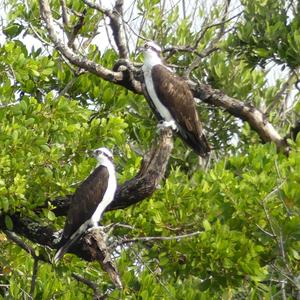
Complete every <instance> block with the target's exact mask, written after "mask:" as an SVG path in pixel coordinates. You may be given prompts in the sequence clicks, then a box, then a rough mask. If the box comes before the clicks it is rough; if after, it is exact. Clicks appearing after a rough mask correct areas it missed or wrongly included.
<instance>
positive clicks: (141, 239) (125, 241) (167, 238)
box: [110, 231, 203, 248]
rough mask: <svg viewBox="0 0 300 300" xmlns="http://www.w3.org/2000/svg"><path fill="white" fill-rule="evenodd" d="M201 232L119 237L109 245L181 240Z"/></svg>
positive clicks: (112, 246)
mask: <svg viewBox="0 0 300 300" xmlns="http://www.w3.org/2000/svg"><path fill="white" fill-rule="evenodd" d="M201 233H203V231H196V232H191V233H187V234H182V235H176V236H146V237H135V238H131V239H121V240H120V241H116V242H114V243H113V244H112V245H111V246H110V247H111V248H115V247H117V246H120V245H124V244H129V243H135V242H150V241H171V240H181V239H184V238H190V237H193V236H195V235H199V234H201Z"/></svg>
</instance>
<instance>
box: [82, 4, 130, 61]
mask: <svg viewBox="0 0 300 300" xmlns="http://www.w3.org/2000/svg"><path fill="white" fill-rule="evenodd" d="M82 1H83V2H84V3H85V4H86V5H88V6H89V7H90V8H93V9H96V10H98V11H100V12H102V13H103V14H104V15H106V16H107V17H108V18H109V19H110V27H111V30H112V33H113V37H114V41H115V43H116V45H117V48H118V52H119V56H120V58H123V59H126V58H128V57H129V55H128V51H127V47H126V39H125V33H124V29H123V26H122V25H123V24H122V18H123V0H116V2H115V6H114V8H113V10H112V11H111V10H109V9H104V8H103V7H102V6H100V5H99V4H96V3H92V2H90V1H88V0H82Z"/></svg>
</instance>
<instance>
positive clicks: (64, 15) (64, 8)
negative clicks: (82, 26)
mask: <svg viewBox="0 0 300 300" xmlns="http://www.w3.org/2000/svg"><path fill="white" fill-rule="evenodd" d="M59 2H60V6H61V14H62V20H63V24H64V26H65V27H66V28H68V27H69V18H68V12H67V5H66V1H65V0H59Z"/></svg>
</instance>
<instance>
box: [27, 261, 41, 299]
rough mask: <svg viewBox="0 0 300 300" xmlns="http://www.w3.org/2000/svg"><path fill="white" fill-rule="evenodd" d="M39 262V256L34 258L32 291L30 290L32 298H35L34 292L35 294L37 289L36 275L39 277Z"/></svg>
mask: <svg viewBox="0 0 300 300" xmlns="http://www.w3.org/2000/svg"><path fill="white" fill-rule="evenodd" d="M38 264H39V260H38V259H37V258H34V261H33V271H32V277H31V285H30V292H29V295H30V296H31V299H34V298H33V294H34V290H35V283H36V277H37V272H38Z"/></svg>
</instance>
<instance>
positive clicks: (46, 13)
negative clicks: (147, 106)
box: [39, 0, 123, 83]
mask: <svg viewBox="0 0 300 300" xmlns="http://www.w3.org/2000/svg"><path fill="white" fill-rule="evenodd" d="M39 4H40V15H41V17H42V19H43V20H44V22H45V24H46V28H47V30H48V33H49V37H50V39H51V41H52V42H53V44H54V46H55V48H56V49H57V50H58V51H59V52H60V53H61V54H62V55H64V56H65V57H66V58H67V59H68V60H69V61H70V62H71V63H72V64H74V65H76V66H78V67H80V68H83V69H85V70H87V71H89V72H91V73H93V74H95V75H97V76H99V77H101V78H103V79H105V80H108V81H110V82H114V83H119V82H120V81H122V79H123V74H122V72H113V71H111V70H109V69H107V68H104V67H103V66H101V65H98V64H96V63H94V62H93V61H91V60H89V59H87V58H83V57H80V56H79V55H77V54H76V53H74V52H73V50H72V49H70V48H69V47H68V46H67V45H65V44H64V43H63V42H62V41H61V39H60V38H59V37H58V35H57V33H56V32H55V29H54V28H55V27H54V23H53V17H52V13H51V9H50V6H49V2H48V0H39Z"/></svg>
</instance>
